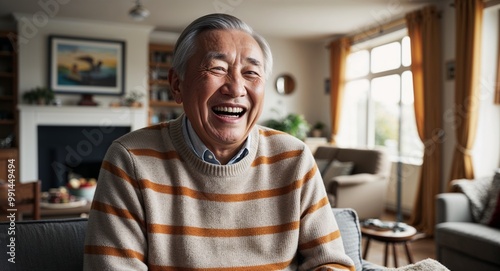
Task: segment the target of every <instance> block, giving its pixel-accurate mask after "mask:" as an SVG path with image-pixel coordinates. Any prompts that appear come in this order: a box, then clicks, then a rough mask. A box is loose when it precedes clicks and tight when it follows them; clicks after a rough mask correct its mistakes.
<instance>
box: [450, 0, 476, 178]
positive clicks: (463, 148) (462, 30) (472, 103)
mask: <svg viewBox="0 0 500 271" xmlns="http://www.w3.org/2000/svg"><path fill="white" fill-rule="evenodd" d="M455 13H456V22H455V23H456V41H455V42H456V54H455V55H456V60H455V63H456V64H455V65H456V68H455V108H454V109H455V112H454V117H455V121H454V126H455V133H456V139H457V142H456V143H455V151H454V154H453V163H452V167H451V180H454V179H460V178H466V179H473V178H474V168H473V165H472V156H471V153H470V152H471V151H470V150H471V148H472V146H473V145H474V139H475V136H476V127H477V118H478V112H477V111H478V103H479V100H478V97H479V90H480V89H479V86H480V85H479V69H480V59H481V31H482V21H483V0H455Z"/></svg>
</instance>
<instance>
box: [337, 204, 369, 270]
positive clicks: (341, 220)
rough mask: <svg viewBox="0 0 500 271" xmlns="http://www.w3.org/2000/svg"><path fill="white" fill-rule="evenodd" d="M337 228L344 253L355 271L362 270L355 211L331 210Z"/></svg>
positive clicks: (359, 237)
mask: <svg viewBox="0 0 500 271" xmlns="http://www.w3.org/2000/svg"><path fill="white" fill-rule="evenodd" d="M332 211H333V214H334V215H335V220H337V225H338V226H339V230H340V235H341V236H342V243H343V244H344V249H345V253H346V254H347V255H348V256H349V257H350V258H351V259H352V261H353V262H354V266H356V270H362V268H363V266H362V262H363V261H362V259H361V229H360V227H359V222H358V221H359V219H358V215H357V214H356V211H354V210H353V209H349V208H343V209H337V208H333V209H332Z"/></svg>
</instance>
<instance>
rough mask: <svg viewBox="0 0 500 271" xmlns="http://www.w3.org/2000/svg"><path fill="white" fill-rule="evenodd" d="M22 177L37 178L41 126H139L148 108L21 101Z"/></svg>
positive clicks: (140, 126) (142, 123) (20, 140)
mask: <svg viewBox="0 0 500 271" xmlns="http://www.w3.org/2000/svg"><path fill="white" fill-rule="evenodd" d="M18 109H19V118H20V126H19V154H20V157H19V158H20V159H19V170H20V171H19V174H20V176H19V179H20V180H21V182H27V181H32V180H37V179H38V126H40V125H54V126H97V127H102V128H103V129H106V128H109V127H113V126H127V127H130V130H131V131H133V130H137V129H140V128H143V127H145V126H146V125H147V111H146V109H145V108H129V107H116V108H114V107H94V106H33V105H19V106H18Z"/></svg>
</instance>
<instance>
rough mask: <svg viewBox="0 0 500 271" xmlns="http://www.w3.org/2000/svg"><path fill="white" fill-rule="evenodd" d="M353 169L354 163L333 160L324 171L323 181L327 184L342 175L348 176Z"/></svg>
mask: <svg viewBox="0 0 500 271" xmlns="http://www.w3.org/2000/svg"><path fill="white" fill-rule="evenodd" d="M353 168H354V162H340V161H337V160H333V161H332V162H331V163H330V165H328V167H327V168H326V169H325V173H324V174H323V180H324V181H325V182H329V181H330V180H331V179H332V178H334V177H337V176H343V175H350V174H351V173H352V170H353Z"/></svg>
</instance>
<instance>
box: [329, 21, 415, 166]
mask: <svg viewBox="0 0 500 271" xmlns="http://www.w3.org/2000/svg"><path fill="white" fill-rule="evenodd" d="M405 35H406V32H405V31H403V32H400V33H393V34H392V35H391V36H390V37H387V36H386V37H383V40H382V41H381V39H379V40H378V41H377V40H370V41H369V42H370V43H369V44H368V43H365V45H363V44H359V45H355V46H353V49H352V52H351V54H350V55H349V56H348V58H347V67H346V85H345V94H344V101H343V105H342V110H343V112H342V117H341V120H340V129H339V134H338V135H337V142H338V144H339V145H340V146H344V147H373V146H383V147H385V148H386V149H387V150H388V152H389V154H390V156H391V157H392V158H393V159H394V160H396V159H398V158H399V157H401V158H402V159H404V160H408V159H411V160H413V159H417V161H421V159H422V155H423V144H422V142H421V141H420V138H419V137H418V133H417V127H416V122H415V112H414V108H413V83H412V75H411V70H410V65H411V55H410V39H409V37H407V36H405ZM388 38H389V39H388ZM400 132H401V146H399V145H398V141H399V140H398V139H399V135H400ZM411 160H410V161H411ZM413 163H415V161H413Z"/></svg>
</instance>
